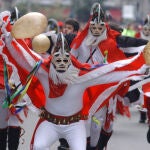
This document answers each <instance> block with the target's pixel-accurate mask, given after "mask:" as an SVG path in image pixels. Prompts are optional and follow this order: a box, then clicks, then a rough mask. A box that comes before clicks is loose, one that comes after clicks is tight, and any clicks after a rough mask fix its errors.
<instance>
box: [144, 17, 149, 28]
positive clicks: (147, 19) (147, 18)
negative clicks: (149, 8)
mask: <svg viewBox="0 0 150 150" xmlns="http://www.w3.org/2000/svg"><path fill="white" fill-rule="evenodd" d="M144 25H145V26H150V15H147V16H146V19H145V21H144Z"/></svg>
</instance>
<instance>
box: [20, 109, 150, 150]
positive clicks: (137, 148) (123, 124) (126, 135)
mask: <svg viewBox="0 0 150 150" xmlns="http://www.w3.org/2000/svg"><path fill="white" fill-rule="evenodd" d="M130 110H131V118H130V119H129V118H127V117H123V116H120V115H117V117H116V119H115V123H114V132H113V135H112V137H111V139H110V141H109V143H108V146H107V150H150V144H148V143H147V140H146V132H147V130H148V125H147V124H141V123H138V120H139V112H138V111H137V110H136V108H135V107H133V106H132V107H131V108H130ZM37 120H38V117H36V116H35V114H32V113H30V114H29V116H28V118H27V119H26V120H25V121H24V123H23V124H22V127H23V128H24V129H25V134H24V135H23V136H22V137H21V139H20V145H19V150H30V148H29V143H30V140H31V137H32V133H33V129H34V126H35V124H36V122H37ZM22 142H24V143H23V144H22ZM58 144H59V143H58V142H56V143H55V144H54V145H53V146H52V147H51V149H50V150H57V146H58Z"/></svg>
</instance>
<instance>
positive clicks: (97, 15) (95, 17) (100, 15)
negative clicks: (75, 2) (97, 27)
mask: <svg viewBox="0 0 150 150" xmlns="http://www.w3.org/2000/svg"><path fill="white" fill-rule="evenodd" d="M90 14H91V16H92V19H91V21H92V22H94V23H101V22H104V19H105V14H104V11H103V10H102V8H101V5H100V4H99V3H94V4H93V5H92V8H91V12H90Z"/></svg>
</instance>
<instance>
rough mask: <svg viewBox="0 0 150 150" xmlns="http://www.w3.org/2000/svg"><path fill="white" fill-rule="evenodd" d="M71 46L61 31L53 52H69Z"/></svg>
mask: <svg viewBox="0 0 150 150" xmlns="http://www.w3.org/2000/svg"><path fill="white" fill-rule="evenodd" d="M69 51H70V48H69V45H68V43H67V41H66V39H65V37H64V36H63V34H62V32H60V33H59V34H58V36H57V41H56V46H55V48H54V50H53V52H52V53H56V52H61V54H64V53H65V52H68V53H69Z"/></svg>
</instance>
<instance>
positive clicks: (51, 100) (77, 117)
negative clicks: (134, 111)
mask: <svg viewBox="0 0 150 150" xmlns="http://www.w3.org/2000/svg"><path fill="white" fill-rule="evenodd" d="M3 32H4V38H5V42H6V45H7V50H8V51H7V52H6V54H7V55H10V56H11V57H12V59H16V67H17V68H18V69H20V70H19V73H20V74H21V70H22V71H23V72H26V71H27V72H29V71H31V69H32V68H33V67H34V64H35V63H36V62H37V61H38V60H40V59H42V58H41V56H38V55H37V54H35V53H34V52H33V51H32V50H30V49H29V47H28V46H27V45H26V43H25V42H24V41H23V40H15V39H13V38H12V37H11V35H10V33H9V32H8V31H7V30H3ZM104 49H105V48H104ZM108 50H109V49H108ZM111 50H113V49H110V53H111ZM108 53H109V52H108ZM112 54H113V53H112ZM120 55H121V58H122V60H120V61H117V59H116V61H115V62H113V63H110V64H109V65H104V66H102V67H99V68H97V69H95V70H92V71H90V72H88V73H85V74H83V73H82V72H81V71H82V69H83V68H84V65H83V64H80V63H79V62H78V61H77V60H76V59H75V58H74V57H73V56H71V62H72V63H71V66H70V67H69V69H70V70H73V71H75V72H77V73H76V74H75V76H70V75H69V74H68V76H66V78H65V79H66V80H68V81H69V82H68V83H69V84H57V83H55V81H54V80H52V77H51V74H52V73H53V72H51V67H52V63H51V59H52V58H49V59H48V60H47V61H43V63H42V65H41V67H40V68H39V70H38V72H37V74H36V77H35V78H36V80H38V81H37V82H36V83H37V84H36V85H37V87H38V86H39V87H41V85H42V87H43V90H42V89H41V90H42V91H39V90H37V88H36V86H34V85H33V84H34V82H33V84H31V87H30V88H29V90H28V94H29V96H30V98H31V99H32V103H33V104H34V105H35V106H36V107H38V108H40V109H41V107H44V108H43V109H42V113H41V116H42V115H43V116H42V118H41V119H40V121H39V123H38V126H37V129H36V131H35V133H34V135H35V137H34V141H33V145H32V146H33V147H32V148H33V149H34V150H47V149H49V147H50V146H51V145H52V144H53V143H54V142H55V141H57V140H58V139H60V138H65V139H66V140H67V141H68V143H69V145H70V148H71V149H72V150H77V149H78V150H85V149H86V130H85V125H84V121H83V120H85V119H87V117H89V116H92V115H93V114H95V112H96V111H97V110H98V109H100V108H101V107H103V106H104V105H105V104H106V103H107V102H108V100H109V99H110V97H113V95H116V93H124V92H125V93H126V91H127V90H128V87H129V84H128V81H129V80H132V79H133V78H134V79H135V80H139V79H142V78H143V77H145V75H144V73H145V70H146V68H147V67H148V66H146V65H143V63H144V60H143V56H142V55H141V53H139V55H137V56H135V57H133V58H130V59H126V58H125V57H124V55H123V53H122V52H120ZM116 57H117V56H116ZM11 61H13V60H11ZM108 61H109V59H108ZM36 80H35V81H36ZM95 85H103V86H102V87H101V89H99V90H97V91H98V93H97V94H96V99H95V98H94V99H93V101H88V99H83V94H84V91H85V90H86V88H88V87H92V86H95ZM110 87H111V88H110ZM124 87H126V88H124ZM122 88H123V90H121V89H122ZM96 89H97V88H96ZM119 91H120V92H119ZM122 91H124V92H122ZM33 92H35V93H33ZM36 95H40V97H41V99H40V97H37V98H36ZM97 97H98V98H97ZM95 100H96V101H95Z"/></svg>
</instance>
